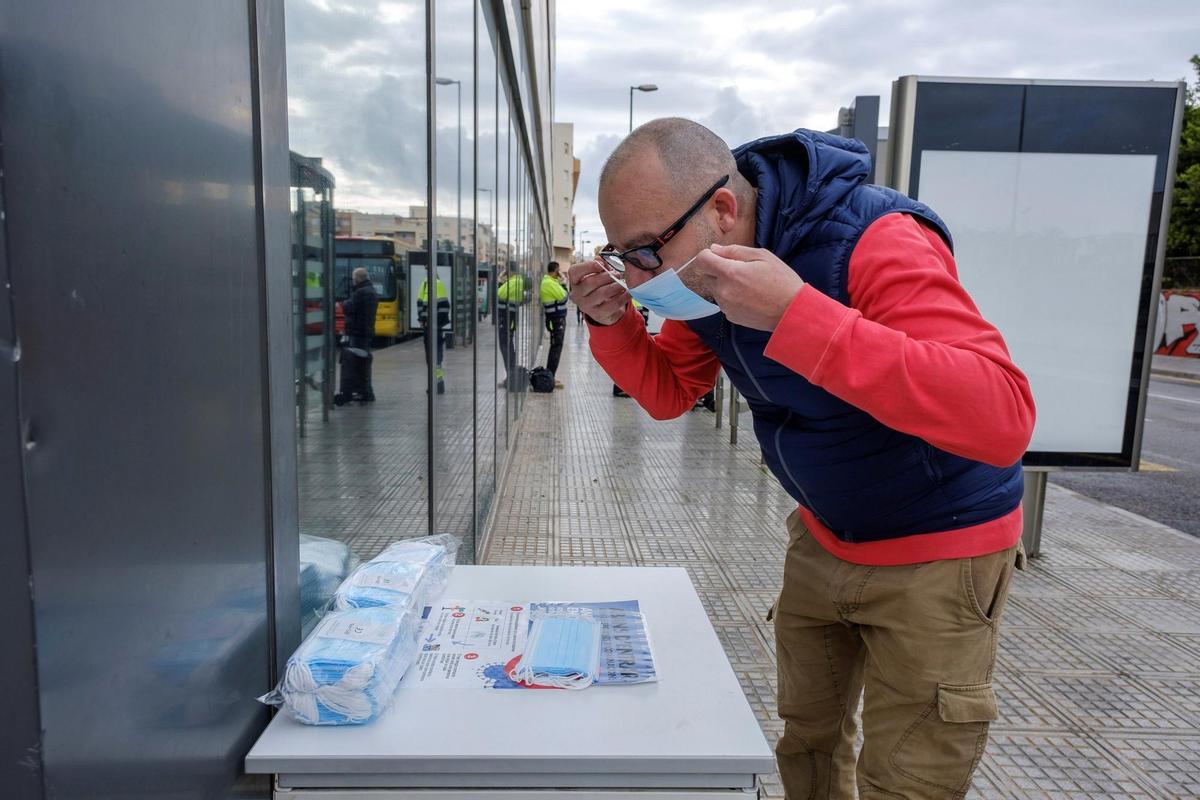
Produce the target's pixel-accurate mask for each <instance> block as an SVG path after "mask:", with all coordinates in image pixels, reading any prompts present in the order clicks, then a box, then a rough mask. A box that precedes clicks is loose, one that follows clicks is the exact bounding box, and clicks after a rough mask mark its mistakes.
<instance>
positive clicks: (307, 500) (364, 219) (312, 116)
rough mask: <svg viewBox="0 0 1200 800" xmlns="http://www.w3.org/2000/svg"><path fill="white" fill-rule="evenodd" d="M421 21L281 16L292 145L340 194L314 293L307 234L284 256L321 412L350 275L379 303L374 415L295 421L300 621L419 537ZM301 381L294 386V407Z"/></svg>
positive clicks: (344, 10)
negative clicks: (313, 352) (415, 279)
mask: <svg viewBox="0 0 1200 800" xmlns="http://www.w3.org/2000/svg"><path fill="white" fill-rule="evenodd" d="M424 18H425V5H424V3H423V2H422V1H421V0H389V2H376V1H375V0H360V1H358V2H340V3H336V4H330V3H324V2H318V0H287V1H286V8H285V22H286V26H287V28H286V36H287V70H288V74H287V87H288V137H289V140H290V143H291V145H292V147H293V148H294V149H295V150H296V152H297V153H303V154H304V157H305V158H306V161H307V163H309V164H310V165H312V166H314V167H319V168H320V169H321V170H323V171H324V172H325V173H326V174H327V175H328V177H329V184H330V186H329V190H330V193H329V194H328V197H329V199H330V201H332V187H333V184H334V183H336V186H337V203H336V206H333V205H330V206H329V208H328V211H327V212H326V215H325V221H324V222H323V223H322V225H321V231H322V233H321V236H322V239H323V244H324V253H325V258H326V259H327V262H326V263H327V264H328V267H327V269H326V270H325V273H324V276H323V277H321V278H319V279H318V280H316V281H313V279H312V277H311V273H313V272H316V271H317V270H315V269H313V266H312V265H313V264H314V257H315V255H316V251H315V250H311V251H310V250H308V249H307V248H309V246H310V244H311V242H310V240H309V238H308V237H309V233H308V232H309V231H311V230H312V226H311V225H310V224H308V223H307V222H306V223H305V224H304V225H299V224H298V225H297V226H296V228H295V231H296V234H297V236H296V252H297V253H299V252H301V249H303V250H304V252H305V253H308V254H307V255H304V256H303V258H304V260H305V263H306V265H308V266H305V267H304V268H303V269H304V276H305V277H304V279H303V280H304V289H303V296H304V302H303V303H302V304H298V313H299V306H300V305H302V306H303V309H304V314H305V316H304V325H305V337H306V340H308V341H313V342H314V343H315V339H314V338H313V337H323V338H324V341H325V342H326V344H325V345H324V347H325V348H326V350H327V352H328V360H327V361H326V362H325V365H324V369H325V376H324V377H323V379H322V382H321V385H322V386H323V387H324V388H325V389H326V391H328V392H330V394H331V396H332V389H333V387H334V385H335V384H337V383H339V382H340V381H341V379H342V377H343V376H344V375H345V374H346V372H345V368H344V365H345V364H347V363H356V364H361V362H360V361H356V362H349V361H348V360H347V358H346V354H347V351H348V350H349V349H350V348H349V347H347V346H346V345H347V344H350V343H349V342H344V340H345V339H346V338H347V336H348V334H350V333H353V332H354V331H348V330H347V311H348V307H349V311H350V312H351V313H350V316H351V317H353V318H354V319H353V321H352V322H353V324H354V325H357V324H359V322H360V320H359V319H358V316H357V313H356V312H355V301H354V300H353V299H352V298H353V297H355V296H356V295H355V293H354V288H355V287H354V272H355V270H356V269H362V270H365V273H366V280H365V281H364V282H363V286H361V287H359V288H363V289H365V288H366V287H370V288H371V289H373V293H374V295H375V297H376V299H377V300H378V305H377V306H376V307H375V311H374V315H373V319H371V320H368V321H367V325H366V327H365V330H363V331H362V334H363V335H362V337H361V339H362V340H361V341H357V342H355V343H353V344H354V348H353V349H355V350H362V351H363V352H366V353H369V356H370V361H369V364H370V372H369V373H367V375H366V380H367V381H368V385H369V386H370V387H371V388H373V389H374V396H375V400H374V402H369V400H368V398H369V395H366V396H364V397H363V398H362V400H361V402H351V403H348V404H346V405H342V406H338V407H332V408H330V407H329V405H328V404H325V405H323V404H321V403H309V404H308V406H307V408H305V407H303V406H301V407H300V408H299V409H298V418H299V419H298V424H299V425H300V426H302V429H303V430H304V433H305V435H304V437H303V438H302V439H300V440H299V445H298V449H297V467H298V482H299V494H300V529H301V532H302V534H304V535H305V538H304V539H303V540H302V547H301V575H300V583H301V588H300V591H301V601H302V603H303V604H304V606H305V608H306V609H308V610H309V611H310V612H311V610H312V609H313V608H315V607H316V606H317V605H319V604H320V603H321V601H322V597H323V596H324V595H325V594H327V593H328V591H329V589H330V587H331V586H334V585H336V582H337V581H338V580H339V578H338V573H339V572H344V571H345V569H346V568H347V565H348V564H349V563H350V562H351V561H352V560H353V558H359V559H367V558H370V557H372V556H374V555H375V554H376V553H377V552H378V551H379V550H380V549H381V548H382V547H383V546H384V545H385V544H386V543H387V542H389V541H391V540H393V539H400V538H407V537H412V536H422V535H425V534H426V533H427V532H428V500H427V498H428V481H427V478H426V476H427V454H426V430H427V425H426V413H425V406H426V394H425V391H426V377H425V374H426V373H425V368H424V357H423V355H422V350H421V339H420V335H419V331H417V330H414V328H415V326H416V322H415V320H414V319H412V316H411V312H410V304H411V301H412V300H413V298H412V289H410V284H411V283H412V275H411V267H412V266H413V258H412V256H413V254H414V253H419V252H422V251H424V250H425V249H426V243H425V238H426V237H425V221H426V219H425V215H424V212H423V207H424V204H425V196H426V192H427V186H428V175H427V168H426V151H427V147H426V134H425V129H426V119H427V115H426V66H425V49H424V44H423V39H424V37H423V36H422V35H421V34H420V32H421V31H423V30H424ZM467 96H469V95H467ZM302 199H303V200H304V202H305V203H306V204H311V203H312V202H315V201H317V200H318V198H317V196H316V194H313V195H312V196H311V197H309V196H305V197H303V198H302ZM302 230H303V231H304V232H305V237H306V238H305V240H304V241H301V240H300V238H299V233H300V232H301V231H302ZM297 287H298V289H299V282H298V284H297ZM318 287H319V291H320V293H321V297H320V298H318V297H316V296H315V295H316V294H317V290H318ZM318 312H319V313H318ZM297 341H298V342H299V339H298V340H297ZM339 366H340V367H341V368H338V367H339ZM335 368H338V369H337V372H338V373H339V374H337V375H335V374H334V370H335ZM309 372H310V373H311V372H312V371H311V369H310V371H309ZM352 377H353V373H352ZM312 381H315V376H311V377H304V378H303V380H300V379H299V378H298V384H299V385H298V392H301V393H303V392H304V388H303V387H304V385H307V384H309V383H311V382H312ZM310 394H311V391H310ZM309 537H316V538H309Z"/></svg>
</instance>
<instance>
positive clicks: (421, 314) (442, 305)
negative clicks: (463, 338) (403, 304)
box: [417, 278, 450, 328]
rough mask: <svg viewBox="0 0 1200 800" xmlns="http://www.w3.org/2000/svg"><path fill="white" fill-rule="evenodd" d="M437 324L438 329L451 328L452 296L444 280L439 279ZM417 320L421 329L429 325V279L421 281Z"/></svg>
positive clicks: (418, 294) (418, 293)
mask: <svg viewBox="0 0 1200 800" xmlns="http://www.w3.org/2000/svg"><path fill="white" fill-rule="evenodd" d="M436 291H437V324H438V328H448V327H450V295H449V294H447V293H446V285H445V284H444V283H442V279H441V278H438V279H437V289H436ZM417 320H418V321H419V322H420V323H421V327H425V326H426V325H428V324H429V279H428V278H426V279H425V280H423V281H421V290H420V291H418V292H417Z"/></svg>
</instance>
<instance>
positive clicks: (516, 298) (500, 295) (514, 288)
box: [496, 275, 525, 318]
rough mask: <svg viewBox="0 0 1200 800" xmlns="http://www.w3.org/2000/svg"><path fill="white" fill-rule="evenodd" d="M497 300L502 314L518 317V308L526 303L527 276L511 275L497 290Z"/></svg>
mask: <svg viewBox="0 0 1200 800" xmlns="http://www.w3.org/2000/svg"><path fill="white" fill-rule="evenodd" d="M496 301H497V302H496V305H497V306H498V307H499V310H500V313H501V314H509V315H510V316H512V317H513V318H516V315H517V309H518V308H519V307H520V306H521V305H523V304H524V303H525V276H524V275H510V276H509V277H508V280H506V281H505V282H504V283H502V284H501V285H500V288H499V289H497V290H496Z"/></svg>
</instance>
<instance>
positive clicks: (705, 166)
mask: <svg viewBox="0 0 1200 800" xmlns="http://www.w3.org/2000/svg"><path fill="white" fill-rule="evenodd" d="M647 148H650V149H651V150H652V151H653V152H654V153H655V154H656V155H657V156H658V159H659V162H660V163H661V164H662V166H663V171H664V172H665V173H666V174H667V178H668V179H669V180H670V183H671V186H670V190H671V191H672V192H674V193H675V194H676V195H677V196H679V197H680V198H681V199H685V198H690V199H691V200H694V199H695V198H697V197H699V196H700V195H702V194H704V192H705V191H707V190H708V188H709V187H710V186H712V184H713V181H715V180H717V179H718V178H720V177H721V176H723V175H729V176H730V177H731V178H732V180H731V181H730V183H729V188H730V190H732V191H733V192H734V194H735V195H737V198H738V201H739V202H742V203H745V202H748V201H749V199H750V197H752V195H753V191H754V190H753V187H751V186H750V184H749V182H748V181H746V180H745V179H743V178H741V175H740V173H739V172H738V168H737V162H736V161H735V160H734V158H733V153H732V152H730V150H729V145H728V144H726V143H725V140H723V139H722V138H721V137H720V136H717V135H716V134H715V133H713V132H712V131H710V130H709V129H708V128H706V127H704V126H703V125H701V124H700V123H699V122H693V121H692V120H690V119H684V118H683V117H663V118H662V119H655V120H651V121H650V122H647V123H646V124H645V125H641V126H639V127H637V128H635V129H634V130H633V133H631V134H629V135H628V136H626V137H625V139H624V141H622V142H621V143H620V144H619V145H617V149H616V150H614V151H613V153H612V155H610V156H609V157H608V160H607V161H606V162H604V168H603V169H602V170H601V171H600V191H601V192H603V191H604V187H605V186H606V185H607V184H608V183H609V182H610V181H611V180H613V178H615V177H616V175H617V173H618V172H620V171H621V170H622V169H623V168H624V167H625V166H626V165H627V164H629V163H630V162H631V161H633V160H634V159H635V158H637V157H638V156H639V155H641V154H642V153H644V152H645V151H646V149H647ZM691 200H689V202H690V201H691Z"/></svg>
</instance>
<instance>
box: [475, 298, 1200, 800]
mask: <svg viewBox="0 0 1200 800" xmlns="http://www.w3.org/2000/svg"><path fill="white" fill-rule="evenodd" d="M559 373H560V374H559V377H560V378H561V379H562V380H563V381H564V383H565V384H566V389H565V390H564V391H561V392H556V393H555V394H553V395H530V396H529V400H528V402H529V407H528V409H527V412H529V413H526V414H525V421H524V429H523V431H522V433H521V435H520V438H519V440H518V441H517V443H516V448H517V450H516V452H515V453H514V454H513V461H512V468H511V472H510V474H509V477H508V481H507V483H506V485H505V486H504V487H502V493H501V495H500V496H499V498H498V500H497V514H496V515H495V520H496V522H495V523H494V527H493V530H492V531H491V538H490V542H489V545H488V548H489V549H488V551H487V552H486V553H485V559H486V563H491V564H551V565H553V564H598V565H607V564H613V565H628V564H639V565H640V564H647V565H650V564H653V565H678V566H683V567H685V568H686V569H687V570H688V572H689V573H690V574H691V576H692V580H693V582H694V583H695V585H696V589H697V591H698V592H699V594H700V598H701V600H703V602H704V605H705V608H706V609H707V610H708V614H709V617H710V619H711V620H712V623H713V625H714V627H715V628H716V631H717V634H718V636H719V637H720V639H721V641H722V643H723V644H724V645H725V650H726V653H727V654H728V656H729V659H730V662H731V663H732V665H733V668H734V670H735V671H736V673H737V674H738V677H739V678H740V679H741V682H742V688H743V690H744V691H745V693H746V697H747V698H748V700H749V701H750V704H751V706H752V707H753V708H754V711H755V713H756V714H757V716H758V718H759V720H760V722H761V724H762V726H763V730H764V731H765V732H766V735H767V738H768V739H769V740H771V741H773V740H774V739H775V738H776V737H778V735H779V733H780V731H781V729H782V723H781V722H780V721H779V720H778V719H777V718H776V717H775V703H774V694H775V687H776V678H775V661H774V654H773V642H772V633H771V628H770V626H769V625H768V624H767V623H766V622H765V621H764V618H763V617H764V614H765V612H766V609H767V607H768V606H769V605H770V603H771V602H772V600H773V599H774V597H775V594H776V593H777V592H778V590H779V586H780V582H781V580H782V569H783V567H782V565H783V553H784V547H785V544H786V532H785V530H784V524H783V520H784V517H785V516H786V515H787V514H788V513H789V512H790V511H791V510H792V507H793V502H792V500H791V499H790V498H789V497H788V496H787V495H786V494H785V493H784V492H783V490H782V489H781V488H780V487H779V485H778V484H777V483H776V482H775V480H774V478H772V477H771V476H770V475H769V474H768V473H767V472H766V471H765V470H764V469H763V468H762V467H760V465H759V454H758V447H757V444H756V442H755V440H754V437H753V436H752V435H751V433H750V429H749V416H748V415H743V417H742V423H743V427H742V431H741V433H742V435H741V437H740V442H739V444H738V445H737V446H731V445H730V444H729V431H728V429H724V430H714V427H713V423H714V417H713V415H712V414H709V413H707V412H703V411H700V412H692V413H691V414H688V415H686V416H684V417H682V418H681V419H677V420H673V421H671V422H666V423H659V422H654V421H653V420H651V419H650V417H649V416H648V415H646V414H645V413H643V412H642V411H641V410H640V409H639V408H638V407H637V406H636V405H635V404H634V402H633V401H632V400H629V399H620V398H613V397H612V396H611V384H610V383H609V381H608V379H607V377H606V376H605V375H604V374H603V372H602V371H601V370H600V369H599V367H598V366H597V365H596V364H595V363H594V362H593V361H592V360H591V358H590V356H589V355H588V353H587V348H586V341H585V333H584V331H583V330H581V329H580V328H577V327H576V326H575V324H574V317H573V315H572V318H571V325H570V327H569V328H568V331H567V343H566V348H565V352H564V359H563V366H562V367H561V368H560V370H559ZM1042 541H1043V552H1044V555H1043V556H1042V557H1041V558H1039V559H1036V560H1033V561H1031V563H1030V569H1029V570H1028V571H1027V572H1025V573H1018V574H1017V576H1016V578H1015V579H1014V585H1013V589H1012V597H1011V599H1010V601H1009V604H1008V608H1007V610H1006V612H1005V624H1006V626H1007V630H1006V632H1005V635H1004V637H1003V638H1002V640H1001V653H1000V658H999V664H998V668H997V669H998V674H997V678H996V683H997V692H998V695H999V698H1000V703H1001V720H1000V721H999V722H998V723H997V724H996V725H995V726H993V729H992V740H991V744H990V745H989V748H988V752H987V754H986V756H985V758H984V761H983V764H982V765H981V767H980V770H979V772H978V773H977V775H976V780H975V790H974V791H973V792H972V793H971V796H972V797H984V798H1009V799H1010V800H1015V799H1016V798H1109V797H1112V798H1118V797H1119V798H1147V800H1149V799H1151V798H1152V799H1154V800H1158V798H1168V797H1178V798H1185V797H1186V798H1195V797H1200V591H1198V589H1197V586H1200V540H1197V539H1194V538H1192V537H1188V536H1185V535H1184V534H1180V533H1178V532H1177V531H1174V530H1172V529H1170V528H1166V527H1164V526H1162V525H1159V524H1157V523H1154V522H1151V521H1149V520H1146V519H1144V518H1141V517H1138V516H1135V515H1133V514H1130V513H1127V512H1124V511H1121V510H1119V509H1114V508H1111V507H1107V506H1104V505H1101V504H1099V503H1096V502H1094V501H1092V500H1089V499H1088V498H1085V497H1083V496H1082V495H1078V494H1075V493H1073V492H1070V491H1069V490H1066V489H1063V488H1061V487H1056V486H1053V485H1051V486H1050V487H1049V489H1048V499H1047V507H1046V517H1045V529H1044V533H1043V540H1042ZM765 789H766V792H765V794H766V796H768V797H781V796H782V792H781V789H780V785H779V782H778V776H775V775H771V776H766V777H765Z"/></svg>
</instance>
